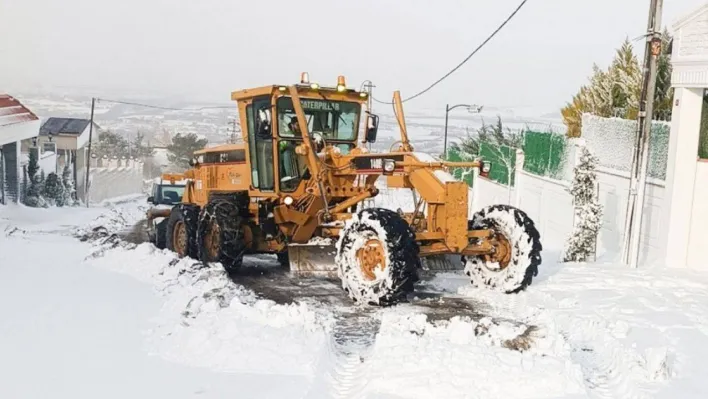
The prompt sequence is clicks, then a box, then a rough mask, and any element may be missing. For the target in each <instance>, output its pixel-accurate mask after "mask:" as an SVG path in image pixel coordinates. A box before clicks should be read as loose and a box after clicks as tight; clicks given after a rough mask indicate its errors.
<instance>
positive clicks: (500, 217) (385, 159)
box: [165, 74, 541, 305]
mask: <svg viewBox="0 0 708 399" xmlns="http://www.w3.org/2000/svg"><path fill="white" fill-rule="evenodd" d="M231 98H232V100H235V101H236V103H237V106H238V111H239V115H240V119H241V126H242V127H244V128H243V129H242V135H243V137H242V138H243V144H229V145H222V146H217V147H212V148H206V149H203V150H200V151H197V152H196V153H195V154H194V155H195V157H194V160H193V161H192V165H193V167H192V168H191V169H189V170H188V171H186V172H185V173H184V174H183V175H179V176H171V177H172V178H174V179H186V180H187V185H186V188H185V191H184V195H183V198H182V202H181V203H180V204H178V205H176V206H174V207H173V209H172V211H171V213H170V216H169V219H168V222H167V226H166V233H165V241H166V243H167V247H168V248H169V249H171V250H173V251H175V252H177V253H178V254H180V256H191V257H194V258H198V259H201V260H202V261H204V262H221V263H222V264H223V266H224V267H225V268H226V270H227V271H235V270H237V269H238V268H239V267H240V266H241V264H242V262H243V256H244V254H249V253H275V254H278V259H279V260H280V261H281V262H282V263H283V264H285V265H289V266H290V269H291V272H292V273H294V274H297V275H304V276H308V275H320V276H324V277H333V278H339V279H340V280H341V284H342V287H343V288H344V290H345V291H346V292H347V293H348V295H349V296H350V297H351V298H352V299H353V300H355V301H357V302H363V303H369V304H376V305H389V304H393V303H396V302H398V301H400V300H402V299H404V298H405V297H406V296H407V294H409V293H410V292H412V291H413V289H414V283H415V282H416V281H417V280H418V278H419V277H418V276H419V272H420V271H421V270H424V269H426V268H427V267H430V266H431V265H432V266H434V267H435V266H436V265H437V266H440V263H439V262H436V261H434V260H435V259H439V258H441V257H450V256H455V257H459V258H458V259H460V262H461V263H460V265H461V268H464V270H465V273H466V274H467V275H468V276H469V277H470V281H471V283H472V284H473V285H474V286H478V287H487V288H491V289H497V290H500V291H503V292H507V293H512V292H518V291H520V290H523V289H524V288H526V286H528V285H529V284H530V283H531V279H532V277H533V276H535V275H536V273H537V269H538V265H539V264H540V262H541V256H540V251H541V244H540V238H539V234H538V231H537V230H536V228H535V227H534V223H533V222H532V221H531V219H530V218H529V217H528V216H527V215H526V214H525V213H524V212H523V211H521V210H519V209H515V208H513V207H510V206H507V205H493V206H490V207H486V208H483V209H482V210H480V211H479V212H477V213H475V214H474V215H472V217H470V215H469V214H468V209H469V198H468V195H469V188H468V186H467V185H466V184H465V183H464V182H460V181H456V180H455V179H454V178H453V177H452V176H451V175H450V173H448V171H447V170H448V169H449V168H450V167H462V168H478V169H479V170H480V174H482V175H485V174H487V173H488V172H489V164H488V163H485V162H483V161H481V160H475V161H473V162H462V163H454V162H446V161H439V160H436V159H434V158H433V157H432V156H430V155H427V154H425V153H421V152H416V151H415V150H414V148H413V146H412V145H411V143H410V142H409V140H408V133H407V129H406V123H405V117H404V113H403V107H402V102H401V99H400V94H399V93H398V92H395V93H394V106H395V110H396V118H397V122H398V126H399V129H400V135H401V139H400V141H399V142H398V143H399V146H398V148H392V149H391V151H390V152H388V153H373V152H369V151H367V149H366V147H363V146H360V145H358V143H362V142H363V143H374V142H375V141H376V136H377V131H378V126H379V118H378V116H376V115H374V114H372V113H371V112H370V110H368V109H366V106H367V105H366V104H367V93H365V92H358V91H355V90H352V89H349V88H347V87H346V82H345V80H344V77H341V76H340V77H339V79H338V82H337V86H335V87H321V86H320V85H319V84H316V83H311V82H309V77H307V75H306V74H303V79H302V80H301V82H300V84H295V85H290V86H278V85H274V86H265V87H259V88H254V89H246V90H241V91H235V92H233V93H232V94H231ZM362 122H363V123H362ZM361 124H363V127H362V126H360V125H361ZM360 135H362V136H363V139H362V140H361V141H358V140H359V139H360V137H359V136H360ZM382 177H383V178H384V179H385V180H386V182H387V186H388V187H389V188H400V189H407V190H410V191H411V192H412V193H413V203H412V204H411V205H412V211H408V212H403V211H393V210H389V209H385V208H372V207H366V206H365V204H366V203H367V201H368V200H371V199H373V198H376V197H377V196H378V194H379V189H378V188H377V186H376V182H377V181H378V180H379V179H380V178H382ZM442 264H444V262H443V263H442ZM438 268H440V267H438Z"/></svg>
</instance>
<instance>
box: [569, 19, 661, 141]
mask: <svg viewBox="0 0 708 399" xmlns="http://www.w3.org/2000/svg"><path fill="white" fill-rule="evenodd" d="M662 41H663V46H662V53H661V55H660V56H659V59H658V69H657V78H656V91H655V99H654V119H661V120H670V119H671V110H672V99H673V89H672V88H671V62H670V61H671V60H670V57H671V43H672V38H671V36H670V35H669V33H668V31H664V33H663V36H662ZM642 78H643V77H642V68H641V66H640V63H639V60H638V59H637V56H636V55H635V54H634V50H633V47H632V43H631V42H630V41H629V40H628V39H625V41H624V42H623V43H622V45H621V46H620V48H619V49H617V51H616V53H615V58H614V60H613V61H612V63H611V65H610V66H609V67H608V69H607V70H606V71H604V70H602V69H601V68H600V67H598V66H597V65H593V74H592V76H591V77H590V82H589V84H588V85H584V86H581V87H580V90H579V91H578V93H577V94H576V95H575V96H573V98H572V100H571V101H570V102H569V103H568V104H566V106H565V107H563V109H561V114H562V115H563V123H565V125H566V126H567V127H568V136H569V137H580V133H581V122H582V114H583V113H591V114H594V115H597V116H603V117H619V118H625V119H637V116H638V113H639V97H640V94H641V90H642Z"/></svg>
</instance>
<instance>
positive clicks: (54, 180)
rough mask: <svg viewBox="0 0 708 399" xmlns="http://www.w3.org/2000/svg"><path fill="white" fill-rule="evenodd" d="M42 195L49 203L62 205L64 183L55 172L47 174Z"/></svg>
mask: <svg viewBox="0 0 708 399" xmlns="http://www.w3.org/2000/svg"><path fill="white" fill-rule="evenodd" d="M42 196H43V197H44V199H45V200H46V201H47V204H49V205H52V206H54V205H56V206H64V183H62V181H61V179H59V176H58V175H57V174H56V173H54V172H52V173H50V174H48V175H47V179H46V181H45V182H44V187H43V191H42Z"/></svg>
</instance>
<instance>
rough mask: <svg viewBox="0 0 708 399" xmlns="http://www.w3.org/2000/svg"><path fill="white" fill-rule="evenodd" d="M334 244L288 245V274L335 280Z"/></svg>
mask: <svg viewBox="0 0 708 399" xmlns="http://www.w3.org/2000/svg"><path fill="white" fill-rule="evenodd" d="M335 253H336V249H335V247H334V244H289V245H288V258H289V261H290V272H291V273H292V274H293V275H295V276H297V277H317V278H326V279H336V278H337V277H338V276H337V266H336V265H335V264H334V255H335Z"/></svg>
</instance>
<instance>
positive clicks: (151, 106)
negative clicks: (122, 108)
mask: <svg viewBox="0 0 708 399" xmlns="http://www.w3.org/2000/svg"><path fill="white" fill-rule="evenodd" d="M96 100H97V101H103V102H109V103H115V104H124V105H135V106H138V107H145V108H154V109H161V110H165V111H202V110H205V109H232V108H233V109H235V108H236V107H235V106H233V105H229V106H226V105H221V106H211V107H200V108H173V107H163V106H160V105H150V104H142V103H136V102H130V101H120V100H111V99H107V98H96Z"/></svg>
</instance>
